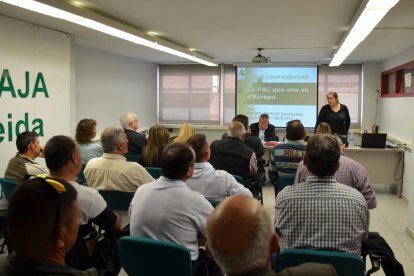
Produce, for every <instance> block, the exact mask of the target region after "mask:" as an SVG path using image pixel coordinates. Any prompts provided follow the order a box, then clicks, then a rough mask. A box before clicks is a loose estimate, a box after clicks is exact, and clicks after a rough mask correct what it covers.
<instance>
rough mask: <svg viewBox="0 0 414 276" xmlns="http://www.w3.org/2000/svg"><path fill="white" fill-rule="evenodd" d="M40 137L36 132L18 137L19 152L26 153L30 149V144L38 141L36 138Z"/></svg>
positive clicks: (26, 132) (28, 132) (25, 133)
mask: <svg viewBox="0 0 414 276" xmlns="http://www.w3.org/2000/svg"><path fill="white" fill-rule="evenodd" d="M38 136H39V135H38V134H37V133H36V132H34V131H25V132H22V133H20V134H19V135H17V138H16V147H17V151H18V152H19V153H20V154H23V153H25V152H26V151H27V149H28V147H29V144H30V143H31V142H34V141H36V137H38Z"/></svg>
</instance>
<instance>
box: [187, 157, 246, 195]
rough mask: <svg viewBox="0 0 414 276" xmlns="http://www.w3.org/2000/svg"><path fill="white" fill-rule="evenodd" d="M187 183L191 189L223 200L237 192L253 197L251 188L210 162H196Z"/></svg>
mask: <svg viewBox="0 0 414 276" xmlns="http://www.w3.org/2000/svg"><path fill="white" fill-rule="evenodd" d="M185 183H186V184H187V186H188V187H189V188H190V189H191V190H193V191H195V192H199V193H200V194H202V195H203V196H205V197H206V198H207V199H212V200H219V201H222V200H224V199H225V198H226V197H228V196H231V195H235V194H241V195H246V196H250V197H252V193H251V192H250V190H249V189H247V188H246V187H244V186H243V185H242V184H240V183H238V182H237V180H236V179H235V178H234V177H233V176H232V175H231V174H229V173H228V172H226V171H223V170H215V169H214V168H213V166H212V165H211V164H210V163H208V162H203V163H195V170H194V173H193V176H192V177H191V178H190V179H188V180H187V181H186V182H185Z"/></svg>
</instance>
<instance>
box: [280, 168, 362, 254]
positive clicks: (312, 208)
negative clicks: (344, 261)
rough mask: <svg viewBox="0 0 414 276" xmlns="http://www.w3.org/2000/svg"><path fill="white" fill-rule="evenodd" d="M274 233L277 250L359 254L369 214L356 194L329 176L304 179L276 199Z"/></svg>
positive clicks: (357, 193)
mask: <svg viewBox="0 0 414 276" xmlns="http://www.w3.org/2000/svg"><path fill="white" fill-rule="evenodd" d="M275 209H276V222H275V229H276V232H277V233H278V235H279V238H280V248H281V250H284V249H289V248H309V249H321V250H337V251H344V252H348V253H354V254H360V253H361V242H362V240H363V239H365V238H366V235H367V234H368V223H369V211H368V208H367V203H366V201H365V199H364V197H363V196H362V195H361V193H359V192H358V191H357V190H355V189H353V188H351V187H348V186H346V185H343V184H340V183H338V182H336V181H335V179H334V178H333V177H332V176H329V177H323V178H319V177H317V176H308V177H306V181H305V183H303V184H302V185H294V186H290V187H286V188H285V189H284V190H283V191H281V192H280V193H279V194H278V196H277V198H276V207H275Z"/></svg>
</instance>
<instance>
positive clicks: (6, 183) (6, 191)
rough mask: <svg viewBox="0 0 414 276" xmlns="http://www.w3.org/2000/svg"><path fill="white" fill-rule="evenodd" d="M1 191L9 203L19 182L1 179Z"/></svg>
mask: <svg viewBox="0 0 414 276" xmlns="http://www.w3.org/2000/svg"><path fill="white" fill-rule="evenodd" d="M0 185H1V190H2V192H3V195H4V197H5V198H6V200H7V201H9V200H10V198H11V195H12V193H13V190H14V188H16V187H17V182H14V181H13V180H10V179H7V178H0Z"/></svg>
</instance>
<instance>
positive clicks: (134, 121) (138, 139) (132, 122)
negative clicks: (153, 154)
mask: <svg viewBox="0 0 414 276" xmlns="http://www.w3.org/2000/svg"><path fill="white" fill-rule="evenodd" d="M120 121H121V126H122V128H123V129H124V131H125V133H126V136H127V137H128V141H129V142H128V154H130V155H141V154H142V149H143V148H144V147H145V146H146V145H147V137H146V136H145V134H142V133H138V132H137V129H138V117H137V114H136V113H134V112H125V113H124V114H122V115H121V118H120Z"/></svg>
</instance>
